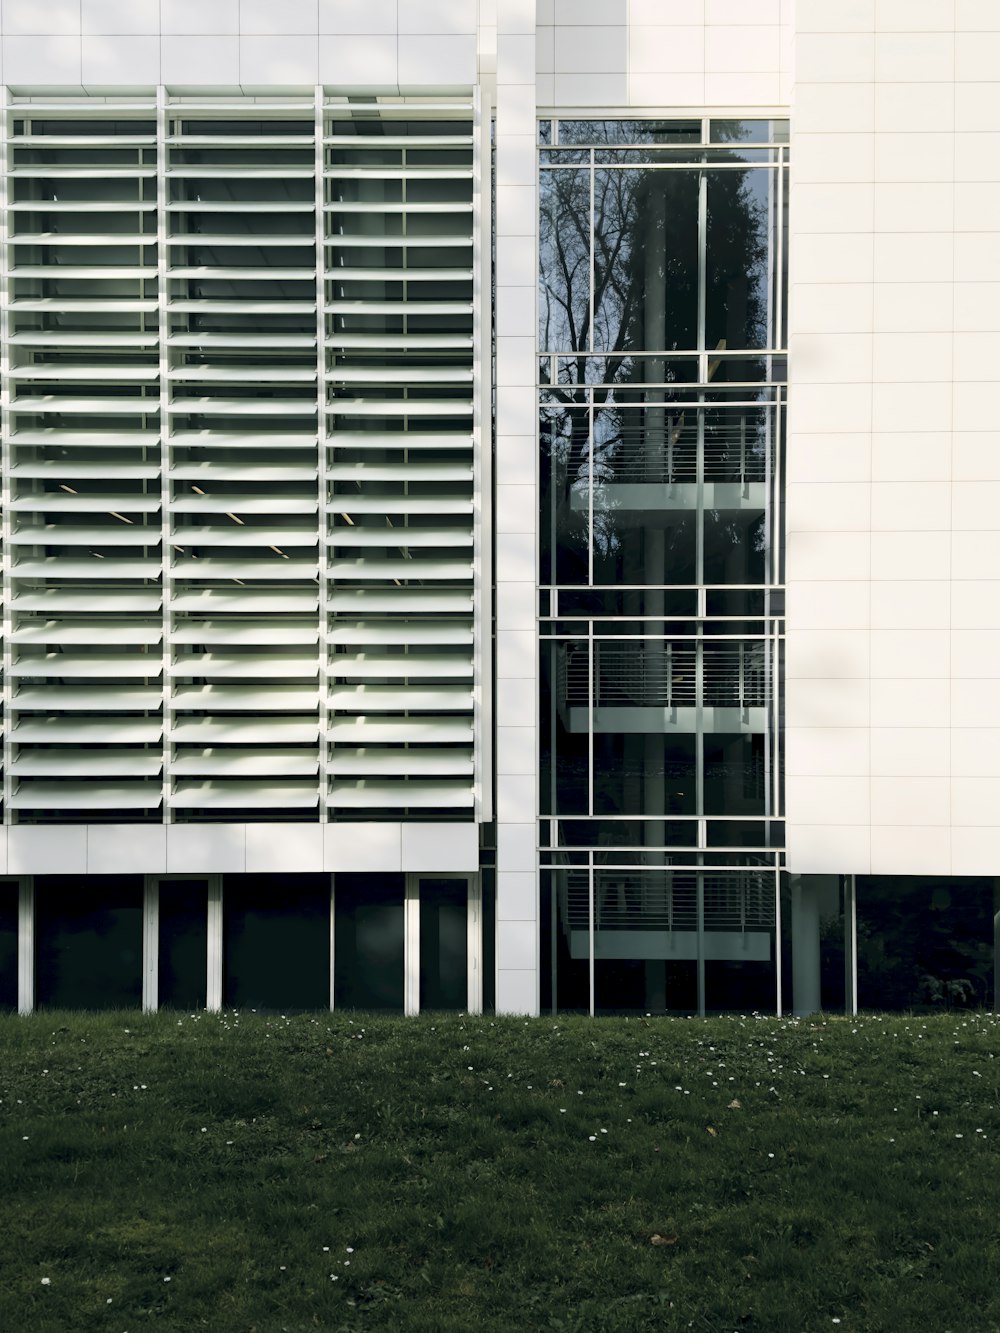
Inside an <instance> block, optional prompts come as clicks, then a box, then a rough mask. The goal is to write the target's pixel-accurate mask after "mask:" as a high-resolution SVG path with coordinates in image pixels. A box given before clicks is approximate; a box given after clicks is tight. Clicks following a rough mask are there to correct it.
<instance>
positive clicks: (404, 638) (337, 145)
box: [2, 91, 475, 821]
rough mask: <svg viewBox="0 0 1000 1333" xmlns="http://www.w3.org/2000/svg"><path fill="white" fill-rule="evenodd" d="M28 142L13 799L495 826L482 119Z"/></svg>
mask: <svg viewBox="0 0 1000 1333" xmlns="http://www.w3.org/2000/svg"><path fill="white" fill-rule="evenodd" d="M5 133H6V140H5V149H6V161H7V167H8V174H7V180H6V186H5V190H6V195H5V200H4V204H5V207H4V221H5V223H6V228H7V239H8V242H9V244H8V246H7V249H6V258H5V260H4V263H5V268H6V274H5V276H6V278H7V282H8V292H9V299H8V300H7V302H6V305H5V307H4V309H3V312H2V319H3V329H2V332H3V334H4V335H5V337H4V358H3V367H2V369H3V379H4V389H5V394H4V407H3V412H4V423H3V424H4V431H3V458H2V463H3V472H4V483H5V493H6V498H7V500H8V503H7V505H6V506H5V511H4V517H3V537H4V543H3V552H4V554H3V573H4V592H5V599H6V600H5V609H6V616H5V631H6V635H7V644H6V648H7V651H6V657H5V666H6V669H7V688H6V690H5V704H6V710H7V715H6V717H5V727H6V732H5V749H4V759H5V784H4V797H5V802H6V807H7V809H8V810H12V811H16V812H17V813H16V816H14V817H16V818H17V819H18V820H20V821H42V820H46V819H53V820H57V821H65V820H73V819H84V820H88V821H90V820H95V819H108V820H120V819H146V820H152V821H160V820H164V819H166V820H192V819H194V820H197V819H222V820H228V819H243V818H246V819H255V818H256V819H269V818H270V819H273V818H292V819H316V818H321V819H323V818H327V817H329V816H330V815H331V814H333V815H334V816H335V815H336V813H337V812H338V811H339V810H341V809H344V810H350V811H353V812H356V811H358V810H362V811H364V810H369V811H371V812H372V813H378V812H386V811H388V812H395V817H397V818H398V817H399V813H400V812H401V811H402V812H405V810H407V809H409V808H413V809H414V810H415V811H416V812H418V813H419V814H420V816H421V817H426V812H428V811H440V812H441V813H445V814H450V817H456V814H458V815H459V817H460V816H461V815H462V814H465V813H468V814H471V812H472V805H473V791H474V783H473V744H472V737H473V720H474V719H473V663H474V637H475V635H474V617H473V535H474V534H473V481H474V450H473V440H474V415H475V414H474V412H473V378H474V377H473V366H474V361H473V351H474V347H473V318H472V270H473V213H472V181H473V163H474V155H473V154H474V148H473V145H474V137H475V136H474V132H473V114H472V108H471V107H470V106H469V105H468V104H461V103H456V104H454V105H452V106H447V107H437V108H430V109H429V108H427V107H426V106H421V105H420V104H414V105H412V106H406V107H404V106H403V105H401V104H400V105H397V106H395V107H394V109H393V110H392V112H391V113H390V112H381V113H375V114H374V115H373V113H372V108H371V107H367V108H366V111H365V116H364V118H363V119H361V118H358V119H353V118H352V113H351V110H350V108H348V107H347V105H346V103H343V104H340V105H338V104H337V99H328V101H327V102H326V103H325V102H324V99H323V98H322V97H319V98H316V99H313V98H308V99H306V98H303V99H298V100H296V99H292V98H283V99H258V100H256V101H253V102H251V101H249V100H246V99H232V100H230V99H218V98H215V99H209V100H200V101H196V100H193V99H170V98H167V97H166V96H165V94H164V93H163V92H162V91H161V93H160V95H159V97H158V98H157V99H155V100H154V99H149V100H148V101H142V100H138V99H127V100H126V99H123V100H122V102H121V103H120V104H116V103H115V102H113V101H100V102H99V101H97V100H90V99H86V98H80V99H67V100H64V101H62V102H51V103H50V102H48V101H46V100H44V99H42V98H39V99H34V100H31V99H10V105H9V106H8V108H7V113H6V117H5ZM369 701H370V702H369ZM9 817H10V816H8V818H9ZM355 817H356V816H355Z"/></svg>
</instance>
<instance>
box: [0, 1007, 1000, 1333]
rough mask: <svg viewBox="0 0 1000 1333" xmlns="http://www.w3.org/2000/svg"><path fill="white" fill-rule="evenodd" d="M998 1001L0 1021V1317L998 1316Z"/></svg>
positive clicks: (65, 1322) (646, 1322) (214, 1326)
mask: <svg viewBox="0 0 1000 1333" xmlns="http://www.w3.org/2000/svg"><path fill="white" fill-rule="evenodd" d="M998 1044H1000V1017H995V1016H993V1015H991V1014H972V1013H957V1012H956V1013H951V1014H947V1015H938V1016H934V1017H910V1018H906V1017H885V1018H880V1017H872V1016H868V1017H863V1018H859V1019H857V1020H854V1021H852V1020H847V1019H833V1018H831V1019H828V1020H825V1021H824V1020H823V1019H822V1018H817V1019H814V1020H802V1021H794V1020H779V1019H770V1018H768V1019H763V1018H755V1017H743V1018H725V1019H711V1020H708V1021H704V1022H702V1021H697V1020H670V1019H651V1020H641V1019H640V1020H636V1019H631V1020H625V1019H603V1020H598V1021H596V1022H595V1021H588V1020H586V1019H579V1018H567V1019H551V1018H544V1019H536V1020H532V1021H531V1022H524V1021H522V1020H516V1019H491V1018H488V1017H486V1018H469V1017H466V1016H461V1015H448V1016H441V1015H425V1016H423V1017H421V1018H419V1019H401V1018H385V1017H371V1016H367V1015H349V1014H334V1015H331V1014H321V1015H308V1014H307V1015H298V1016H294V1017H292V1016H289V1017H288V1018H282V1017H278V1016H271V1017H264V1016H260V1015H254V1014H249V1013H243V1012H241V1013H239V1014H236V1013H231V1012H227V1013H224V1014H212V1015H210V1014H200V1015H191V1014H180V1015H178V1014H166V1013H161V1014H157V1015H149V1016H143V1015H140V1014H137V1013H113V1014H101V1015H80V1014H65V1013H44V1014H38V1015H35V1016H34V1017H32V1018H29V1019H16V1018H7V1019H2V1020H0V1097H2V1102H0V1172H2V1184H0V1190H2V1194H0V1198H2V1200H3V1203H2V1214H0V1217H2V1227H3V1232H2V1241H0V1244H2V1249H0V1265H2V1268H0V1329H2V1330H5V1331H7V1333H34V1331H35V1330H46V1331H48V1330H51V1331H52V1333H67V1331H69V1333H75V1331H76V1330H91V1329H94V1330H98V1329H99V1330H102V1331H104V1330H106V1331H107V1333H137V1330H142V1329H145V1328H147V1327H150V1326H153V1327H155V1328H157V1329H164V1330H166V1329H170V1330H183V1333H189V1331H193V1330H198V1329H203V1328H204V1329H210V1330H213V1333H228V1330H239V1331H240V1333H251V1330H256V1331H257V1333H278V1331H279V1330H285V1329H287V1330H295V1331H296V1333H298V1330H315V1329H323V1330H340V1329H366V1328H370V1329H403V1330H427V1331H428V1333H439V1331H441V1333H445V1331H447V1330H463V1331H464V1330H534V1329H563V1330H585V1331H586V1333H591V1330H593V1331H594V1333H599V1331H600V1330H617V1329H621V1330H631V1329H657V1330H675V1329H677V1330H682V1329H694V1330H696V1331H698V1333H708V1330H713V1331H715V1330H718V1333H731V1331H734V1330H735V1331H736V1333H741V1331H742V1330H754V1331H756V1333H784V1331H785V1330H788V1331H789V1333H800V1331H801V1333H812V1330H829V1331H830V1333H860V1331H861V1330H870V1331H872V1333H875V1331H877V1333H896V1331H897V1330H898V1333H946V1330H951V1331H952V1333H986V1331H987V1330H1000V1104H998V1103H1000V1098H998V1083H1000V1068H998V1066H1000V1060H997V1059H995V1058H994V1053H995V1050H996V1049H997V1047H998Z"/></svg>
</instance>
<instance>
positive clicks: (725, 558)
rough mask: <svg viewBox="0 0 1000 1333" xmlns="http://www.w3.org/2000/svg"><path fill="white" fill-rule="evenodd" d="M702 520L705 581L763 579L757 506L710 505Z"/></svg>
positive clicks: (763, 540)
mask: <svg viewBox="0 0 1000 1333" xmlns="http://www.w3.org/2000/svg"><path fill="white" fill-rule="evenodd" d="M704 524H705V566H704V581H705V583H764V582H765V581H766V579H767V558H766V556H767V541H766V529H765V521H764V515H763V514H762V513H760V511H759V510H753V509H710V510H708V511H707V512H706V514H705V516H704ZM679 581H680V580H678V582H679ZM692 582H693V580H692Z"/></svg>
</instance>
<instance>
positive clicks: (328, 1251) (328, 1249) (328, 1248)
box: [323, 1245, 330, 1254]
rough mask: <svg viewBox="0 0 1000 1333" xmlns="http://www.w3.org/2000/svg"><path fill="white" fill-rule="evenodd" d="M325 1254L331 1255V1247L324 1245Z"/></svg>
mask: <svg viewBox="0 0 1000 1333" xmlns="http://www.w3.org/2000/svg"><path fill="white" fill-rule="evenodd" d="M323 1253H324V1254H329V1253H330V1247H329V1245H324V1246H323Z"/></svg>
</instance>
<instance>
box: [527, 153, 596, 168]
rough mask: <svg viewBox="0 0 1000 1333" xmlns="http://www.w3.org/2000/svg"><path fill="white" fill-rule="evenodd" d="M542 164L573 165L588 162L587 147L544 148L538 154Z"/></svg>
mask: <svg viewBox="0 0 1000 1333" xmlns="http://www.w3.org/2000/svg"><path fill="white" fill-rule="evenodd" d="M538 159H539V161H540V162H541V164H542V166H563V167H564V166H567V165H568V166H575V165H577V164H579V163H583V162H586V163H589V162H590V149H589V148H544V149H542V151H541V152H540V153H539V154H538Z"/></svg>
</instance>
